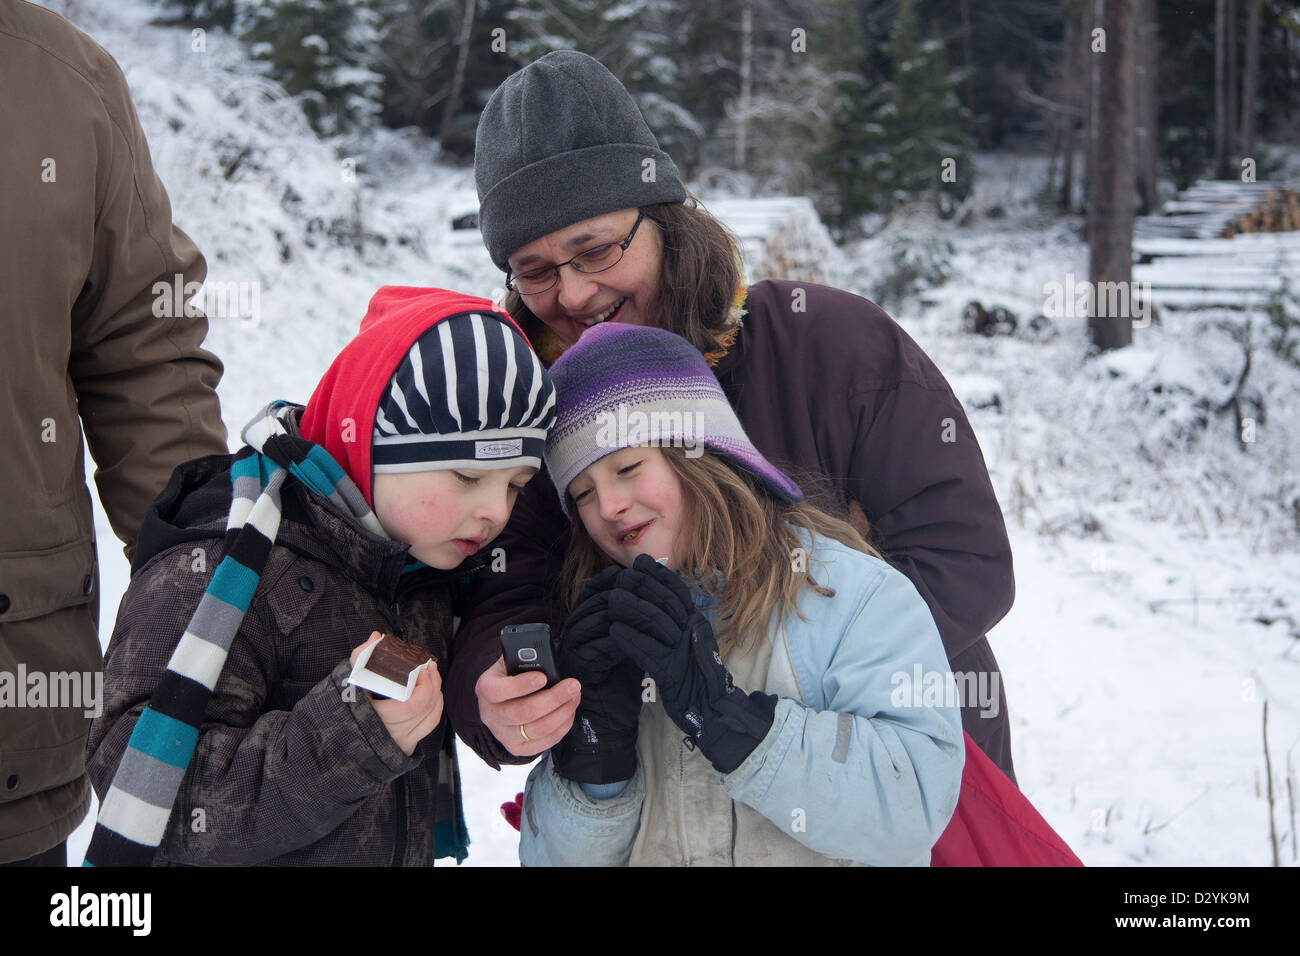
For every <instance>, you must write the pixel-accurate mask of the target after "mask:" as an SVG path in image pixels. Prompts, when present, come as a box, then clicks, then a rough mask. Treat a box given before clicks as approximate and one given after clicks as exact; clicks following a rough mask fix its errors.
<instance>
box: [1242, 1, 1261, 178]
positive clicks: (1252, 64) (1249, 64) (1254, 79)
mask: <svg viewBox="0 0 1300 956" xmlns="http://www.w3.org/2000/svg"><path fill="white" fill-rule="evenodd" d="M1247 2H1248V3H1249V4H1250V15H1249V17H1248V18H1247V20H1246V73H1245V76H1243V77H1242V80H1241V155H1242V157H1243V158H1245V157H1247V156H1251V157H1253V156H1254V155H1255V95H1256V93H1257V92H1258V91H1259V8H1260V2H1261V0H1247Z"/></svg>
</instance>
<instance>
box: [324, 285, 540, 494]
mask: <svg viewBox="0 0 1300 956" xmlns="http://www.w3.org/2000/svg"><path fill="white" fill-rule="evenodd" d="M467 312H490V313H492V314H493V315H495V316H497V317H499V318H501V319H502V320H503V321H505V322H508V323H509V324H510V326H511V328H513V329H514V330H515V331H516V332H518V333H519V334H520V336H522V337H523V338H524V341H528V338H527V336H525V335H524V333H523V331H522V330H521V329H520V328H519V326H518V325H517V324H515V322H514V320H513V319H511V318H510V317H509V316H508V315H506V314H505V313H503V312H499V311H497V310H496V309H495V308H494V307H493V305H492V303H491V302H490V301H489V300H487V299H483V298H479V297H478V296H471V295H464V294H462V293H459V292H449V291H447V290H445V289H424V288H417V287H412V286H384V287H383V288H381V289H380V290H379V291H378V292H376V293H375V295H374V297H373V298H372V299H371V300H370V306H369V308H368V309H367V310H366V316H365V318H363V319H362V320H361V330H360V331H359V332H358V333H357V335H356V337H355V338H354V339H353V340H352V341H351V342H349V343H348V344H347V346H346V347H345V348H344V349H343V351H342V352H340V353H339V354H338V357H337V358H335V359H334V362H333V364H331V365H330V367H329V370H328V371H327V372H326V373H325V375H324V377H323V378H321V380H320V383H319V384H318V385H317V386H316V390H315V392H313V393H312V396H311V399H310V400H309V401H308V402H307V409H306V411H304V412H303V415H302V421H301V423H300V428H301V430H302V437H303V438H306V439H307V440H308V441H311V442H314V443H316V444H318V445H320V446H321V447H323V448H324V449H325V450H326V451H327V452H329V454H330V456H331V457H333V459H334V460H335V461H336V462H338V463H339V465H340V466H341V467H342V468H343V470H344V471H346V472H347V473H348V477H350V478H351V479H352V480H353V482H355V483H356V486H357V489H358V490H359V491H360V492H361V494H362V496H363V497H364V498H365V499H366V503H367V504H368V505H370V506H371V507H372V508H373V507H374V500H373V497H372V493H371V488H372V485H373V477H374V466H373V457H372V442H371V437H372V435H373V433H374V424H375V412H376V410H377V409H378V407H379V400H380V397H381V396H382V395H383V394H384V392H385V391H386V390H387V389H388V387H389V383H390V380H391V379H392V377H393V373H394V372H396V371H397V367H398V365H399V364H400V363H401V361H402V359H403V358H404V357H405V356H406V354H407V352H409V351H410V349H411V346H412V345H413V344H414V343H415V341H416V339H418V338H419V337H420V336H421V335H423V334H424V333H425V332H426V331H428V330H429V329H430V328H432V327H433V326H434V325H437V324H438V323H439V322H441V321H443V320H445V319H449V318H451V317H452V316H456V315H462V314H464V313H467Z"/></svg>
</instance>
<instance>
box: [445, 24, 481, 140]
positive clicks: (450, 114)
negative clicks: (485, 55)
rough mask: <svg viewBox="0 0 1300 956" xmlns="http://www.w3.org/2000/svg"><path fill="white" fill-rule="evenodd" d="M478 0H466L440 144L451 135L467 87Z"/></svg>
mask: <svg viewBox="0 0 1300 956" xmlns="http://www.w3.org/2000/svg"><path fill="white" fill-rule="evenodd" d="M475 3H476V0H465V16H464V18H463V19H462V20H461V22H460V40H459V43H460V52H459V53H457V54H456V75H455V76H454V77H452V81H451V92H450V93H448V94H447V102H446V103H444V104H443V105H442V126H441V127H440V129H439V131H438V143H439V145H441V144H442V143H445V142H446V141H447V137H448V136H449V135H450V134H451V124H452V122H453V121H454V120H455V119H456V109H457V107H459V106H460V91H461V88H462V87H463V86H464V85H465V64H466V63H467V62H468V61H469V36H470V33H471V32H472V31H473V29H474V6H475Z"/></svg>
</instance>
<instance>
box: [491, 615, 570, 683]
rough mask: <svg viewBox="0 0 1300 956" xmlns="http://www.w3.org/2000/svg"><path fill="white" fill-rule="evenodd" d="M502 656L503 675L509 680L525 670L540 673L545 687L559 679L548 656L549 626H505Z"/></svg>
mask: <svg viewBox="0 0 1300 956" xmlns="http://www.w3.org/2000/svg"><path fill="white" fill-rule="evenodd" d="M501 653H502V655H503V656H504V657H505V659H506V673H507V674H509V675H510V676H511V677H514V676H515V675H517V674H523V673H525V672H526V671H541V672H542V673H543V674H545V675H546V686H547V687H550V686H551V685H552V684H554V683H556V682H558V681H559V679H560V675H559V673H558V672H557V671H556V670H555V657H554V655H553V654H552V653H551V626H550V625H549V624H507V625H506V626H505V627H503V628H501Z"/></svg>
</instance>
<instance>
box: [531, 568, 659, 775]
mask: <svg viewBox="0 0 1300 956" xmlns="http://www.w3.org/2000/svg"><path fill="white" fill-rule="evenodd" d="M622 570H623V569H622V568H620V567H617V566H615V567H610V568H606V569H605V570H604V571H602V572H601V573H600V574H598V575H596V576H595V577H594V578H592V579H591V580H590V581H588V582H587V585H586V586H585V587H584V588H583V589H582V592H581V593H580V594H579V595H578V600H577V603H576V604H574V607H573V611H572V613H570V615H569V619H568V620H567V621H566V622H565V625H564V630H563V632H562V635H561V637H560V646H559V653H558V655H557V660H556V667H557V669H558V670H559V672H560V677H562V678H564V677H576V678H577V679H578V682H579V683H580V684H582V702H581V703H580V704H579V705H578V710H577V712H576V713H575V714H574V717H573V727H572V728H571V729H570V730H569V732H568V733H567V734H566V735H565V736H564V737H563V738H562V739H561V740H560V742H559V743H557V744H556V745H555V746H554V747H552V748H551V762H552V765H553V766H554V767H555V771H556V773H558V774H559V775H560V776H562V777H566V778H568V779H569V780H574V781H577V782H579V783H617V782H619V781H621V780H630V779H631V778H632V776H633V774H635V773H636V735H637V725H638V722H639V719H640V716H641V679H642V676H643V675H644V673H645V672H644V671H643V670H642V669H641V668H640V667H638V666H637V665H636V664H635V663H634V662H632V661H630V660H628V659H627V656H626V655H625V654H624V653H623V651H622V649H621V648H619V647H618V645H616V644H615V643H614V642H613V641H611V640H610V639H609V623H610V622H609V613H608V602H609V595H610V589H611V588H612V587H613V586H614V583H615V580H616V579H617V576H618V574H619V572H621V571H622Z"/></svg>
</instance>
